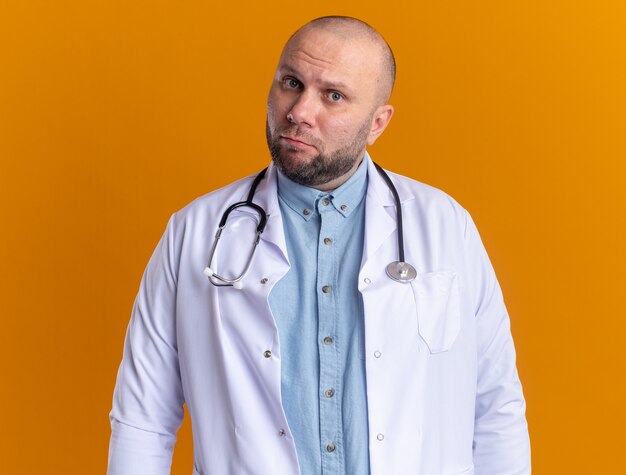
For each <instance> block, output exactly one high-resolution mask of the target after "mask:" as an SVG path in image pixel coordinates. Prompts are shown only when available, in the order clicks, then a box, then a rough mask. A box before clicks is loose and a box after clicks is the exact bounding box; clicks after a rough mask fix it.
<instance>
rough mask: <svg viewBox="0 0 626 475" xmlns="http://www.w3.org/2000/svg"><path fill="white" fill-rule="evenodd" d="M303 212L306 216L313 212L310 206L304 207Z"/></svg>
mask: <svg viewBox="0 0 626 475" xmlns="http://www.w3.org/2000/svg"><path fill="white" fill-rule="evenodd" d="M302 214H304V215H305V216H308V215H310V214H311V210H310V209H309V208H304V209H303V210H302Z"/></svg>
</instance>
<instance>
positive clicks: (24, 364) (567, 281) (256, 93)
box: [0, 0, 626, 474]
mask: <svg viewBox="0 0 626 475" xmlns="http://www.w3.org/2000/svg"><path fill="white" fill-rule="evenodd" d="M335 5H337V2H334V1H333V2H331V1H327V0H319V1H317V2H312V3H311V5H306V4H302V3H294V2H293V1H284V0H280V1H271V2H266V3H265V4H263V5H260V3H259V2H245V1H244V2H242V1H239V2H210V1H197V0H189V1H185V2H173V1H172V2H165V1H162V0H160V1H159V0H156V1H155V0H151V1H144V0H135V1H128V0H125V1H121V0H115V1H107V2H103V1H101V2H96V1H92V0H74V1H70V0H61V1H55V2H53V1H43V0H39V1H35V0H32V1H21V2H19V1H16V0H13V1H11V0H5V1H4V2H2V4H1V5H0V219H1V222H2V224H1V233H0V263H1V265H2V272H1V274H0V297H1V300H0V302H2V303H1V304H0V309H1V310H0V318H1V321H0V322H1V323H0V325H1V328H0V339H1V340H0V364H1V365H2V366H1V371H2V372H1V374H2V382H3V384H2V388H3V389H2V391H0V406H1V407H2V410H3V417H2V428H3V430H2V435H1V436H0V437H2V440H1V441H0V472H2V473H7V474H35V473H54V474H74V473H76V474H85V473H90V474H91V473H94V474H95V473H104V470H105V466H106V454H107V445H108V436H109V426H108V418H107V414H108V411H109V409H110V404H111V393H112V390H113V385H114V381H115V374H116V370H117V365H118V363H119V360H120V357H121V351H122V342H123V336H124V332H125V328H126V324H127V322H128V317H129V313H130V309H131V305H132V302H133V299H134V294H135V292H136V290H137V287H138V284H139V279H140V277H141V274H142V271H143V267H144V265H145V264H146V262H147V259H148V257H149V256H150V254H151V252H152V250H153V248H154V246H155V245H156V242H157V240H158V238H159V236H160V234H161V232H162V231H163V229H164V226H165V224H166V221H167V219H168V217H169V215H170V214H171V213H172V212H173V211H175V210H176V209H178V208H180V207H181V206H183V205H184V204H185V203H187V202H188V201H190V200H191V199H193V198H194V197H196V196H198V195H200V194H203V193H205V192H207V191H209V190H211V189H214V188H216V187H218V186H221V185H223V184H226V183H228V182H229V181H231V180H232V179H234V178H237V177H240V176H242V175H243V174H249V173H253V172H254V171H256V170H258V169H260V168H261V167H263V166H264V164H266V163H267V162H268V153H267V151H266V147H265V137H264V120H265V110H264V109H265V98H266V94H267V90H268V87H269V82H270V78H271V75H272V73H273V68H274V66H275V63H276V60H277V58H278V54H279V51H280V48H281V47H282V44H283V42H284V40H285V39H286V37H287V36H288V35H289V34H290V33H291V32H292V31H293V30H294V29H295V28H296V27H297V26H299V25H300V24H302V23H303V22H305V21H306V20H308V19H311V18H313V17H316V16H320V15H324V14H329V13H340V14H350V15H354V16H358V17H361V18H363V19H364V20H366V21H369V22H371V23H372V24H373V25H374V26H376V27H378V28H379V29H380V31H381V32H382V33H383V34H384V35H385V36H386V37H387V39H388V40H389V42H390V43H391V44H392V46H393V47H394V49H395V53H396V56H397V59H398V63H399V76H398V83H397V89H396V91H395V93H394V97H393V103H394V104H395V106H396V115H395V116H394V119H393V121H392V123H391V126H390V128H389V129H388V130H387V132H386V133H385V136H383V137H382V139H381V140H380V141H379V143H378V144H377V145H376V146H375V147H374V149H373V150H372V154H373V155H374V157H375V158H376V159H377V160H378V161H379V162H380V163H382V164H383V165H385V166H386V167H388V168H391V169H393V170H395V171H399V172H402V173H404V174H407V175H411V176H413V177H416V178H418V179H420V180H422V181H425V182H428V183H430V184H433V185H435V186H438V187H440V188H443V189H444V190H446V191H448V192H449V193H451V194H452V195H453V196H455V197H456V198H457V199H458V200H459V201H460V202H461V203H462V204H463V205H464V206H466V207H467V208H468V209H469V210H470V212H471V213H472V215H473V216H474V218H475V220H476V222H477V224H478V226H479V229H480V230H481V232H482V235H483V238H484V241H485V243H486V245H487V247H488V250H489V252H490V255H491V257H492V260H493V262H494V265H495V267H496V270H497V272H498V275H499V278H500V281H501V285H502V287H503V289H504V293H505V297H506V299H507V303H508V306H509V310H510V313H511V318H512V325H513V331H514V336H515V339H516V342H517V346H518V357H519V370H520V374H521V377H522V378H523V382H524V387H525V392H526V396H527V399H528V419H529V423H530V428H531V437H532V445H533V459H534V460H533V461H534V467H535V473H537V474H556V473H579V474H590V473H594V474H612V473H619V472H621V471H623V462H622V452H623V447H622V445H623V440H624V436H623V428H624V426H626V416H625V413H624V402H625V401H626V383H625V377H624V376H625V363H626V351H624V349H623V346H622V345H623V341H624V332H625V330H626V323H625V322H626V318H625V315H624V310H623V297H624V295H625V291H624V288H625V287H626V279H625V278H624V266H625V264H626V256H625V254H626V253H625V251H624V242H625V241H626V233H625V228H626V225H625V219H626V212H625V211H626V207H625V205H626V192H625V188H626V187H625V178H626V173H625V165H624V160H625V159H626V143H625V142H626V92H625V91H626V87H625V86H626V67H625V65H626V33H625V31H626V6H625V5H626V3H625V2H623V1H621V0H615V1H613V2H611V1H608V0H606V1H601V0H598V1H593V2H592V1H589V2H584V1H576V0H544V1H540V2H536V1H527V0H525V1H521V0H520V1H509V2H501V1H479V2H467V1H460V0H459V1H440V2H430V1H429V2H426V1H406V2H398V1H393V0H389V1H385V2H373V1H363V0H360V1H351V2H343V6H342V7H341V8H339V9H338V8H336V6H335ZM191 464H192V462H191V437H190V425H189V422H188V421H186V422H185V424H184V426H183V429H182V430H181V432H180V442H179V446H178V450H177V452H176V455H175V461H174V470H173V473H175V474H188V473H190V472H191V466H192V465H191Z"/></svg>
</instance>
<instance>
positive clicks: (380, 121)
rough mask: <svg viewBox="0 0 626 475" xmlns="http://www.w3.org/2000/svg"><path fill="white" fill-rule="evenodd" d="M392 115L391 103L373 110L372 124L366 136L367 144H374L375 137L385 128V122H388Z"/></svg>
mask: <svg viewBox="0 0 626 475" xmlns="http://www.w3.org/2000/svg"><path fill="white" fill-rule="evenodd" d="M392 115H393V106H392V105H391V104H385V105H382V106H378V108H377V109H376V112H374V115H373V116H372V126H371V127H370V133H369V135H368V136H367V145H374V142H376V139H377V138H378V137H380V135H381V134H382V133H383V132H384V131H385V129H386V128H387V124H389V121H390V120H391V116H392Z"/></svg>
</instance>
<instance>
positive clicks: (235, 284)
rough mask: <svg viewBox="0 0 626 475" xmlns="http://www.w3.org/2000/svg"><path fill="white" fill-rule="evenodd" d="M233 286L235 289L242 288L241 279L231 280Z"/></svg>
mask: <svg viewBox="0 0 626 475" xmlns="http://www.w3.org/2000/svg"><path fill="white" fill-rule="evenodd" d="M233 288H235V289H237V290H241V289H243V282H241V281H238V282H233Z"/></svg>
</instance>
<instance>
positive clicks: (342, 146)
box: [267, 17, 395, 190]
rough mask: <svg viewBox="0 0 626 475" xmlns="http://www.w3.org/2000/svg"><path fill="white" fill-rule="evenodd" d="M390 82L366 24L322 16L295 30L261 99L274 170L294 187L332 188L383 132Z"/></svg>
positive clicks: (386, 62) (389, 60)
mask: <svg viewBox="0 0 626 475" xmlns="http://www.w3.org/2000/svg"><path fill="white" fill-rule="evenodd" d="M394 80H395V61H394V58H393V53H392V52H391V49H390V48H389V46H388V45H387V43H386V42H385V40H384V39H383V38H382V36H380V34H379V33H378V32H377V31H376V30H374V29H373V28H372V27H370V26H369V25H367V24H366V23H364V22H362V21H360V20H357V19H355V18H349V17H323V18H318V19H317V20H313V21H312V22H310V23H307V24H306V25H305V26H303V27H302V28H300V29H299V30H298V31H297V32H296V33H294V35H293V36H292V37H291V38H290V39H289V41H288V42H287V44H286V45H285V48H284V49H283V52H282V55H281V57H280V61H279V63H278V68H277V69H276V74H275V76H274V79H273V81H272V87H271V89H270V93H269V97H268V107H267V109H268V111H267V142H268V146H269V148H270V152H271V154H272V158H273V160H274V163H275V164H276V166H277V167H278V168H279V169H280V170H281V171H282V172H283V173H284V174H285V175H286V176H287V177H288V178H290V179H291V180H293V181H295V182H297V183H300V184H303V185H307V186H312V187H316V188H319V189H321V190H332V189H334V188H337V187H338V186H339V185H341V183H343V182H344V181H345V180H347V179H348V178H349V177H350V176H351V175H352V173H354V171H355V170H356V168H357V167H358V165H359V163H360V162H361V160H362V158H363V155H364V153H365V147H366V146H367V145H372V144H373V143H374V142H375V141H376V139H377V138H378V137H379V136H380V134H382V132H383V131H384V130H385V127H387V124H388V123H389V120H390V119H391V116H392V115H393V107H392V106H391V105H389V104H387V101H388V100H389V97H390V95H391V90H392V88H393V83H394Z"/></svg>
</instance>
